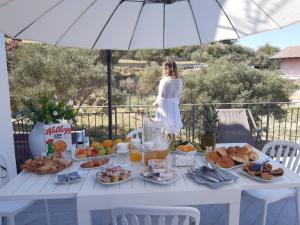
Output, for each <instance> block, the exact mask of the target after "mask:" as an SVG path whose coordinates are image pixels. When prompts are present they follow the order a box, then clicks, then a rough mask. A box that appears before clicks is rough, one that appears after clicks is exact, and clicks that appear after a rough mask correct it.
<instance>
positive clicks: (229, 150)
mask: <svg viewBox="0 0 300 225" xmlns="http://www.w3.org/2000/svg"><path fill="white" fill-rule="evenodd" d="M236 152H237V151H236V148H235V147H229V148H228V149H227V154H228V155H233V154H235V153H236Z"/></svg>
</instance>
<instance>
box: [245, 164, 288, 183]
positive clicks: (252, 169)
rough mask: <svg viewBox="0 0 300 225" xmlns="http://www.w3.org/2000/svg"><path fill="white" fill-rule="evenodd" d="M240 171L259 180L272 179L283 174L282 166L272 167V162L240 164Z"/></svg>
mask: <svg viewBox="0 0 300 225" xmlns="http://www.w3.org/2000/svg"><path fill="white" fill-rule="evenodd" d="M241 172H242V173H243V174H245V175H248V176H249V177H251V178H254V179H256V180H261V181H272V180H273V179H274V178H278V177H281V176H282V175H283V174H284V170H283V169H282V168H277V169H273V166H272V164H270V163H265V164H263V165H260V164H259V163H255V162H250V163H247V164H245V165H243V166H242V168H241Z"/></svg>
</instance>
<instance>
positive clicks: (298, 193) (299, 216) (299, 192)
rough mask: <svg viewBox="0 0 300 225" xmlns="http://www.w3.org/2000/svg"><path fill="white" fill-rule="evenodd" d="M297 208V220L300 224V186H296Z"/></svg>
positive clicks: (299, 224)
mask: <svg viewBox="0 0 300 225" xmlns="http://www.w3.org/2000/svg"><path fill="white" fill-rule="evenodd" d="M295 200H296V210H297V220H298V221H297V222H298V225H300V205H299V204H300V188H296V199H295Z"/></svg>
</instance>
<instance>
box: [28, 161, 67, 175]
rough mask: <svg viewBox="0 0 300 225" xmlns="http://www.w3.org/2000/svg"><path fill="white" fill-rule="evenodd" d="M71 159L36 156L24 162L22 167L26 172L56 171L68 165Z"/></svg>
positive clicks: (42, 172)
mask: <svg viewBox="0 0 300 225" xmlns="http://www.w3.org/2000/svg"><path fill="white" fill-rule="evenodd" d="M71 164H72V161H65V160H63V159H59V158H37V159H35V160H33V159H30V160H27V161H26V162H25V164H24V165H23V166H22V169H23V170H25V171H27V172H33V173H38V174H47V173H57V172H60V171H62V170H63V169H65V168H67V167H69V166H70V165H71Z"/></svg>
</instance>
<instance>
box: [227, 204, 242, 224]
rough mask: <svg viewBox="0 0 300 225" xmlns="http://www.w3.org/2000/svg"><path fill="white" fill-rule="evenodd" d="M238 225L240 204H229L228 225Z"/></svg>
mask: <svg viewBox="0 0 300 225" xmlns="http://www.w3.org/2000/svg"><path fill="white" fill-rule="evenodd" d="M239 223H240V202H234V203H230V204H229V225H239Z"/></svg>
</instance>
